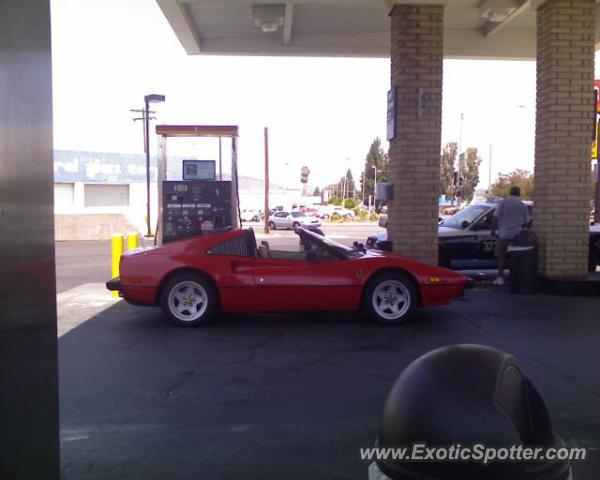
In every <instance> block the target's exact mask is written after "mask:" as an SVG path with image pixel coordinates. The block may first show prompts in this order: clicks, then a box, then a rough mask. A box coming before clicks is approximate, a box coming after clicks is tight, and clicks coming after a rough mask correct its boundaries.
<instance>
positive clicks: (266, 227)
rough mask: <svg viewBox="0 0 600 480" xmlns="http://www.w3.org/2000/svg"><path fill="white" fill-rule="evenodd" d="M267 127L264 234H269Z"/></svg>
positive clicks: (267, 132)
mask: <svg viewBox="0 0 600 480" xmlns="http://www.w3.org/2000/svg"><path fill="white" fill-rule="evenodd" d="M270 212H271V210H270V209H269V127H265V233H270V228H269V214H270Z"/></svg>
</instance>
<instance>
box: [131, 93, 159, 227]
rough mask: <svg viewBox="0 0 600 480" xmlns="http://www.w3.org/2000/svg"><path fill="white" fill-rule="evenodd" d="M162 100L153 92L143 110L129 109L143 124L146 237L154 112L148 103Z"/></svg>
mask: <svg viewBox="0 0 600 480" xmlns="http://www.w3.org/2000/svg"><path fill="white" fill-rule="evenodd" d="M164 101H165V96H164V95H157V94H155V93H153V94H151V95H146V96H145V97H144V109H143V110H131V111H132V112H134V113H141V114H142V116H141V117H138V118H134V119H133V121H134V122H135V121H136V120H142V121H143V124H144V153H145V154H146V227H147V232H146V237H151V236H152V228H151V227H150V120H154V119H155V117H151V116H150V114H151V113H155V112H154V111H152V110H150V104H151V103H160V102H164Z"/></svg>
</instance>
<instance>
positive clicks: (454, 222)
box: [442, 205, 490, 230]
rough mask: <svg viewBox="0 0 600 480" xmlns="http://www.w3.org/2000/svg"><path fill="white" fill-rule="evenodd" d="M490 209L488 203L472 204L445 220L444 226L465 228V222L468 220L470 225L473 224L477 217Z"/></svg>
mask: <svg viewBox="0 0 600 480" xmlns="http://www.w3.org/2000/svg"><path fill="white" fill-rule="evenodd" d="M489 210H490V207H489V206H487V205H471V206H470V207H467V208H465V209H464V210H461V211H460V212H458V213H456V214H454V215H452V216H451V217H450V218H448V219H447V220H444V222H443V223H442V226H443V227H448V228H456V229H458V230H462V229H463V228H465V227H464V226H463V224H464V222H467V223H468V225H471V224H472V223H473V222H474V221H475V220H476V219H477V218H479V217H480V216H481V215H482V214H483V213H485V212H487V211H489Z"/></svg>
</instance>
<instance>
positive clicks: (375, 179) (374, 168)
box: [371, 165, 377, 210]
mask: <svg viewBox="0 0 600 480" xmlns="http://www.w3.org/2000/svg"><path fill="white" fill-rule="evenodd" d="M371 168H372V169H373V170H374V172H375V174H374V178H373V205H374V206H375V210H377V201H376V200H375V196H376V195H377V165H371Z"/></svg>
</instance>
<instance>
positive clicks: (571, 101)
mask: <svg viewBox="0 0 600 480" xmlns="http://www.w3.org/2000/svg"><path fill="white" fill-rule="evenodd" d="M593 88H594V0H547V1H546V2H545V3H543V4H542V5H541V6H540V7H539V8H538V10H537V114H536V130H535V193H534V195H535V207H534V229H535V231H536V232H537V233H538V235H539V237H540V272H541V273H542V274H544V275H546V276H548V277H564V276H575V275H584V274H586V273H587V260H588V238H589V227H588V226H589V214H590V192H589V186H590V149H591V143H592V122H593V102H592V99H593Z"/></svg>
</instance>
